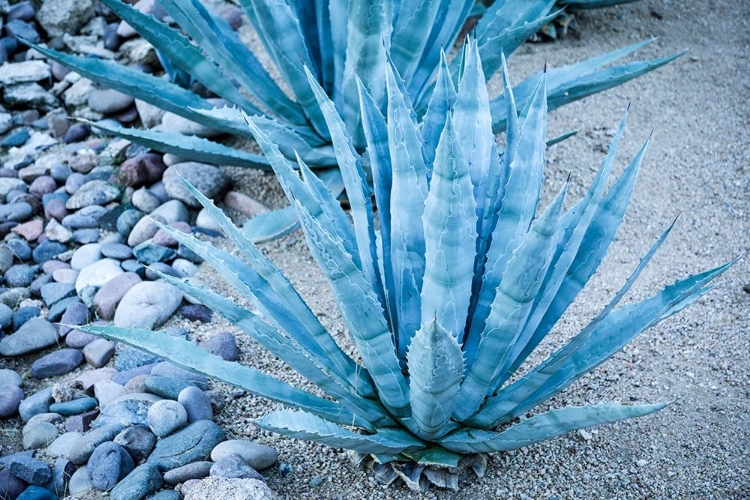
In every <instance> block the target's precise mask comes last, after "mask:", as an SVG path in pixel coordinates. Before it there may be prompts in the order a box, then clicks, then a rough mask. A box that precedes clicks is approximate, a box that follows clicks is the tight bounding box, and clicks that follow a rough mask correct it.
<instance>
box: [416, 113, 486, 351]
mask: <svg viewBox="0 0 750 500" xmlns="http://www.w3.org/2000/svg"><path fill="white" fill-rule="evenodd" d="M473 190H474V187H473V185H472V183H471V177H470V174H469V165H468V164H467V161H466V158H465V157H464V155H463V152H462V150H461V146H460V145H459V142H458V136H457V134H456V131H455V128H454V126H453V119H452V117H451V116H450V115H448V119H447V120H446V122H445V129H444V130H443V135H442V136H441V137H440V143H439V144H438V149H437V153H436V156H435V164H434V166H433V170H432V182H431V183H430V192H429V194H428V196H427V200H426V201H425V207H424V215H423V217H422V218H423V221H424V235H425V260H426V261H425V273H424V282H423V284H422V291H421V302H422V319H423V321H428V320H429V319H430V318H433V317H435V318H437V321H438V323H439V324H440V325H441V326H442V327H443V328H445V329H446V330H448V331H449V332H450V333H451V334H452V335H455V336H456V337H457V338H460V337H461V335H463V332H464V327H465V325H466V318H467V314H468V312H469V301H470V298H471V285H472V278H473V276H474V273H473V271H474V259H473V258H468V259H467V258H466V256H467V255H474V252H475V251H476V237H477V232H476V225H477V215H476V213H475V206H476V204H475V202H474V193H473Z"/></svg>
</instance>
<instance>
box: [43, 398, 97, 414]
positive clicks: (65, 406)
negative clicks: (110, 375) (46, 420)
mask: <svg viewBox="0 0 750 500" xmlns="http://www.w3.org/2000/svg"><path fill="white" fill-rule="evenodd" d="M96 405H97V402H96V399H94V398H91V397H83V398H77V399H71V400H70V401H62V402H60V403H54V404H51V405H50V406H49V410H50V411H53V412H56V413H59V414H60V415H65V416H70V415H80V414H81V413H85V412H87V411H89V410H93V409H94V408H96Z"/></svg>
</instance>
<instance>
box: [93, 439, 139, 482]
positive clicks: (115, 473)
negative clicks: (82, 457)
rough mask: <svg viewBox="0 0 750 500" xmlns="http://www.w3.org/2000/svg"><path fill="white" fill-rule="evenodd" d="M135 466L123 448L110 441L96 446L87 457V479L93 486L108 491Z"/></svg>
mask: <svg viewBox="0 0 750 500" xmlns="http://www.w3.org/2000/svg"><path fill="white" fill-rule="evenodd" d="M134 468H135V464H134V463H133V459H132V458H131V457H130V455H129V454H128V452H127V451H125V448H123V447H122V446H120V445H119V444H117V443H113V442H111V441H109V442H106V443H102V444H100V445H99V446H97V447H96V449H95V450H94V453H92V454H91V458H89V464H88V471H89V479H91V484H92V485H94V488H96V489H99V490H102V491H109V490H111V489H112V488H114V487H115V485H116V484H117V483H118V482H119V481H120V479H122V478H123V477H125V476H127V475H128V474H130V473H131V472H132V471H133V469H134Z"/></svg>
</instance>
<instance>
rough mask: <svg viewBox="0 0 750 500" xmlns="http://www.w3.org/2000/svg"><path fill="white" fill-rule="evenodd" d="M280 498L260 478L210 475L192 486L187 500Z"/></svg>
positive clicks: (186, 497)
mask: <svg viewBox="0 0 750 500" xmlns="http://www.w3.org/2000/svg"><path fill="white" fill-rule="evenodd" d="M217 498H221V499H222V500H278V498H279V497H278V496H277V495H276V493H274V492H273V491H272V490H271V488H269V487H268V485H267V484H266V483H265V482H263V481H260V480H258V479H240V478H222V477H209V478H206V479H203V480H202V481H199V482H198V483H197V484H196V485H194V486H193V487H192V488H190V489H189V490H188V491H187V494H186V495H185V500H215V499H217Z"/></svg>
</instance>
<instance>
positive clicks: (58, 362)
mask: <svg viewBox="0 0 750 500" xmlns="http://www.w3.org/2000/svg"><path fill="white" fill-rule="evenodd" d="M81 363H83V354H81V352H80V351H79V350H77V349H70V348H66V349H60V350H59V351H53V352H51V353H49V354H47V355H46V356H42V357H41V358H39V359H37V360H36V361H34V363H33V364H32V365H31V376H32V377H34V378H47V377H56V376H58V375H65V374H66V373H69V372H71V371H73V370H75V369H76V368H78V366H79V365H80V364H81Z"/></svg>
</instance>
